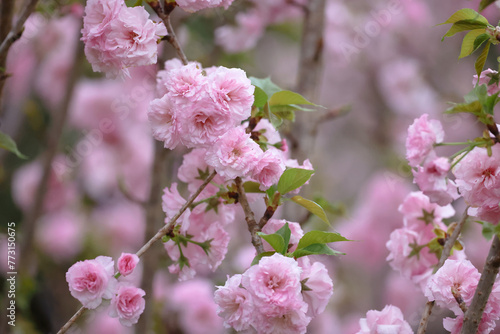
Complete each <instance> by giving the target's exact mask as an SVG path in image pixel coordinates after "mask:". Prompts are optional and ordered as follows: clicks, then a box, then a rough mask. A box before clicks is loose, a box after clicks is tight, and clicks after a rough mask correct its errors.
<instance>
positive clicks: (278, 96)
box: [269, 90, 315, 106]
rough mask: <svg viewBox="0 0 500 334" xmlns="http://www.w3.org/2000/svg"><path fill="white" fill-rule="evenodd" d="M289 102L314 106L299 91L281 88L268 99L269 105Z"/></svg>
mask: <svg viewBox="0 0 500 334" xmlns="http://www.w3.org/2000/svg"><path fill="white" fill-rule="evenodd" d="M290 104H307V105H311V106H315V104H314V103H312V102H310V101H308V100H307V99H306V98H305V97H303V96H302V95H300V94H299V93H295V92H291V91H289V90H282V91H280V92H276V93H274V94H273V96H271V99H270V100H269V105H270V106H280V105H290Z"/></svg>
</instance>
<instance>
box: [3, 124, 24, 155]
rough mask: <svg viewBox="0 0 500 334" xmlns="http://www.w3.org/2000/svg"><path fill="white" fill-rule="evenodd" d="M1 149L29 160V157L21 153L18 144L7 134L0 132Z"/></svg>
mask: <svg viewBox="0 0 500 334" xmlns="http://www.w3.org/2000/svg"><path fill="white" fill-rule="evenodd" d="M0 148H3V149H6V150H7V151H10V152H12V153H14V154H15V155H17V156H18V157H19V158H21V159H28V157H27V156H25V155H24V154H22V153H21V152H19V150H18V149H17V145H16V142H15V141H14V140H13V139H12V138H11V137H10V136H9V135H7V134H5V133H3V132H1V131H0Z"/></svg>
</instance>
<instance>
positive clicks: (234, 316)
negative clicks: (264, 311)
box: [214, 275, 254, 331]
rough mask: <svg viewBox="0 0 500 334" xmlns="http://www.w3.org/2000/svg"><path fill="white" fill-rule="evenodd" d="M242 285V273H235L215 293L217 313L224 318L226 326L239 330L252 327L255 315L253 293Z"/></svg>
mask: <svg viewBox="0 0 500 334" xmlns="http://www.w3.org/2000/svg"><path fill="white" fill-rule="evenodd" d="M240 285H241V275H234V276H232V277H230V278H228V279H227V281H226V284H225V285H224V286H218V287H217V291H215V295H214V301H215V303H216V304H217V305H218V308H217V314H218V315H219V316H220V317H221V318H223V319H224V326H226V327H227V328H230V327H233V328H234V329H235V330H237V331H241V330H245V329H248V328H250V324H251V321H252V320H253V319H252V318H253V316H254V303H253V301H252V295H251V294H250V293H249V292H248V291H247V290H246V289H243V288H241V287H240Z"/></svg>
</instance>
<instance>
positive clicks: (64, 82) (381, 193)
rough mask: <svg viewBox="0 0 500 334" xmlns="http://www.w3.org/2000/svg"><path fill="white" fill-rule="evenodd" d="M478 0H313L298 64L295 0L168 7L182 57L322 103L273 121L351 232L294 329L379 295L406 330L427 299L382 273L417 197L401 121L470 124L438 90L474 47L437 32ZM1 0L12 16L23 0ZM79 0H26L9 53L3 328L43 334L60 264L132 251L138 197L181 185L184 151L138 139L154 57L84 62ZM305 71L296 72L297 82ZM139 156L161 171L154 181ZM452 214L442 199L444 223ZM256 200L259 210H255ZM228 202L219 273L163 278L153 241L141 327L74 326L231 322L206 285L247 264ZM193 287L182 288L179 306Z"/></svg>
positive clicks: (461, 70)
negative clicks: (323, 287) (119, 75)
mask: <svg viewBox="0 0 500 334" xmlns="http://www.w3.org/2000/svg"><path fill="white" fill-rule="evenodd" d="M310 1H311V2H312V1H313V0H310ZM478 2H479V1H463V0H460V1H458V0H454V1H447V0H443V1H429V0H427V1H424V0H388V1H386V0H371V1H366V0H351V1H342V0H326V3H325V7H324V9H322V8H321V9H319V10H318V12H315V13H309V14H308V15H310V16H309V25H306V26H308V27H309V28H311V27H312V29H317V30H319V31H320V32H322V33H323V34H322V37H321V38H319V39H316V40H313V41H315V42H316V44H313V46H314V47H315V50H313V51H315V52H316V53H317V55H319V56H320V57H316V58H314V57H313V59H316V61H314V62H312V63H308V62H304V61H303V59H304V58H303V57H304V55H305V54H306V53H307V52H308V51H311V49H310V46H308V45H306V44H304V43H303V38H304V36H309V35H307V33H305V32H304V29H303V27H304V20H305V17H306V15H305V14H304V9H303V7H304V6H307V5H309V1H307V0H301V1H293V0H292V1H287V0H272V1H258V0H254V1H245V0H235V1H234V3H233V4H232V5H231V7H229V9H228V10H226V11H224V10H222V9H217V10H203V11H200V12H197V13H194V14H188V13H185V12H183V11H182V10H181V9H176V10H175V11H174V13H173V17H172V19H173V23H174V26H175V27H174V28H175V30H176V32H177V34H178V37H179V39H180V40H181V43H182V45H183V46H184V49H185V52H186V54H187V56H188V58H189V59H190V60H197V61H199V62H200V63H202V65H203V66H204V67H210V66H214V65H222V66H226V67H239V68H242V69H244V70H245V71H246V72H247V75H248V76H254V77H259V78H263V77H268V76H269V77H271V79H272V80H273V81H274V82H275V83H277V84H278V85H279V86H280V87H282V88H284V89H290V90H299V91H301V93H303V94H304V95H306V97H308V98H310V99H311V100H312V101H313V102H316V103H318V104H321V105H323V106H325V107H326V110H322V111H318V112H317V113H316V114H314V115H311V114H308V115H306V116H304V115H299V116H298V121H299V122H302V123H300V124H299V126H297V125H296V124H292V123H291V122H289V121H285V123H284V125H283V126H282V130H283V133H284V134H285V137H286V138H287V140H288V143H289V145H290V146H291V148H292V153H296V154H297V156H292V157H296V158H298V159H299V163H302V160H303V159H304V158H309V159H310V161H311V163H312V165H313V167H314V169H315V175H314V176H313V178H312V180H311V182H310V184H309V185H308V186H307V187H306V188H305V189H304V192H305V193H306V194H307V196H308V197H309V198H319V197H321V198H322V199H323V200H325V201H328V202H330V203H331V207H330V208H329V210H328V214H329V217H330V220H331V221H332V222H333V223H332V227H331V229H332V230H335V231H339V232H341V233H342V234H343V235H344V236H346V237H348V238H350V239H353V240H356V242H353V243H350V244H348V245H343V246H341V245H339V246H338V247H339V249H340V250H342V251H344V252H346V253H347V255H345V256H342V257H338V258H321V261H323V262H324V263H325V264H327V266H328V268H329V273H330V276H331V277H332V279H333V282H334V295H333V297H332V300H331V302H330V304H329V306H328V308H327V310H326V311H325V312H324V313H323V314H322V315H320V316H319V317H317V318H315V319H314V320H313V321H312V323H311V324H310V326H309V329H308V333H341V334H350V333H355V332H356V331H357V330H359V325H358V321H359V318H360V317H364V316H365V315H366V312H367V311H368V310H370V309H376V310H381V309H382V308H383V307H384V306H385V305H386V304H393V305H396V306H398V307H399V308H401V310H402V311H403V313H404V315H405V319H406V320H407V321H408V322H409V323H410V325H412V327H413V328H414V329H416V327H417V326H418V322H419V320H420V316H421V313H422V311H423V308H424V306H425V302H426V301H425V299H424V297H423V296H422V294H421V292H419V290H418V289H417V288H416V287H414V286H413V284H412V283H411V282H409V281H406V280H404V279H403V278H401V277H400V275H399V273H397V272H394V271H393V270H392V269H391V268H390V267H389V265H388V264H387V262H386V260H385V258H386V257H387V255H388V251H387V249H386V247H385V243H386V242H387V240H388V239H389V235H390V233H391V232H392V231H393V230H394V229H396V228H399V227H401V226H402V224H403V222H402V215H401V214H400V213H399V212H398V206H399V205H400V204H401V202H402V201H403V199H404V198H405V197H406V195H407V194H408V193H409V192H410V191H412V190H417V188H416V186H415V185H413V184H412V175H411V171H410V169H409V167H408V165H407V163H406V160H405V158H404V156H405V151H404V141H405V137H406V130H407V128H408V126H409V125H410V124H411V123H412V122H413V119H414V118H417V117H419V116H420V115H422V114H423V113H427V114H429V115H430V117H431V118H437V119H440V120H441V121H442V122H443V125H444V127H445V131H446V141H465V140H467V139H470V138H474V137H476V136H480V135H481V132H482V130H481V126H480V125H478V124H476V123H475V122H474V120H473V119H471V118H469V117H466V116H460V115H443V111H444V110H446V108H447V104H446V103H447V102H448V101H452V102H461V101H462V98H463V95H464V94H466V93H467V92H468V91H469V90H471V89H472V88H473V86H472V76H473V75H474V73H475V70H474V65H473V59H472V57H471V59H469V58H465V59H462V60H460V61H458V55H459V52H460V51H459V50H460V43H461V38H460V37H458V36H456V37H454V38H447V39H446V40H444V41H443V42H442V41H441V37H442V36H443V35H444V34H445V32H446V30H447V29H448V27H447V26H436V25H437V24H438V23H441V22H444V21H445V20H446V19H447V18H448V17H449V16H450V15H451V14H452V13H453V12H455V11H456V10H458V9H460V8H464V7H469V8H473V9H477V8H478ZM14 5H15V10H16V11H18V10H19V8H21V6H22V1H16V2H15V3H14ZM84 5H85V3H84V2H83V1H65V0H60V1H49V0H41V1H40V2H39V4H38V6H37V10H36V12H35V13H33V14H32V15H31V16H30V18H29V19H28V21H27V23H26V26H25V30H24V32H23V35H22V37H21V38H20V39H19V40H18V41H17V42H15V44H14V45H13V46H12V48H11V49H10V52H9V54H8V58H7V72H8V73H11V74H12V76H11V77H9V78H8V79H7V80H6V84H5V87H4V92H3V97H2V100H1V103H2V104H1V113H0V119H1V123H0V130H1V131H3V132H4V133H7V134H9V135H10V136H11V137H12V138H14V140H15V141H16V143H17V144H18V147H19V150H20V151H21V152H22V153H23V154H25V155H26V156H27V157H28V159H26V160H23V159H20V158H18V157H17V156H15V155H14V154H12V153H8V152H7V151H5V150H0V162H1V164H0V222H1V225H0V226H1V227H0V250H1V253H2V254H6V253H7V236H6V232H7V223H8V222H15V224H16V231H17V237H18V242H17V246H18V249H17V253H16V256H17V258H16V261H17V266H18V272H19V273H20V275H19V276H18V281H17V295H16V303H17V304H16V305H17V307H18V309H17V314H16V316H17V317H16V321H17V322H16V327H15V328H14V329H13V328H9V330H14V332H15V333H55V332H56V331H57V330H58V329H59V328H60V327H61V326H62V325H63V324H64V323H65V322H66V321H67V320H68V319H69V318H70V317H71V315H72V314H73V313H74V312H75V311H76V310H77V309H78V307H79V303H78V301H77V300H75V299H74V298H72V297H71V295H70V294H69V291H68V288H67V283H66V281H65V273H66V271H67V269H68V268H69V267H70V266H71V265H72V264H73V263H75V262H76V261H80V260H84V259H92V258H95V257H96V256H98V255H108V256H112V257H114V258H115V259H116V258H117V257H118V256H119V255H120V254H121V252H136V251H137V250H138V248H139V247H140V246H141V245H142V244H143V243H144V241H145V240H146V236H150V235H151V234H152V233H154V231H156V230H157V229H158V226H160V227H161V225H162V224H163V219H164V216H162V213H161V211H160V213H159V214H158V213H156V216H154V214H153V219H152V220H153V223H152V224H149V225H148V224H146V221H151V216H148V213H147V211H148V210H155V208H156V211H158V203H151V201H149V200H148V199H149V198H150V193H151V194H154V193H155V190H156V191H157V192H158V189H159V190H160V193H159V195H158V200H159V198H160V197H159V196H161V189H163V187H165V186H167V185H170V184H171V183H172V182H177V181H178V180H177V169H178V167H179V166H180V164H181V162H182V154H184V153H185V151H183V150H182V149H177V150H175V151H171V152H170V151H168V152H167V151H166V150H162V149H161V144H158V143H154V141H153V139H152V137H151V133H150V127H149V124H148V121H147V116H146V111H147V108H148V104H149V101H150V100H151V99H153V98H155V83H156V79H155V77H156V71H157V67H156V66H148V67H142V68H134V69H131V77H130V78H125V79H116V80H107V79H105V78H104V77H103V76H102V75H100V74H99V73H94V72H92V69H91V66H90V64H89V63H88V62H87V61H86V59H85V57H84V55H83V51H82V50H83V48H82V46H81V42H80V37H81V35H80V29H81V27H82V16H83V8H84ZM148 10H149V9H148ZM315 15H316V16H315ZM317 16H319V17H323V18H324V24H323V25H321V24H320V23H321V20H318V21H314V20H313V21H311V17H314V18H316V17H317ZM484 16H486V17H487V18H488V19H489V21H490V23H494V22H497V21H498V19H499V18H500V11H499V8H498V7H496V6H495V5H493V6H490V7H489V8H488V9H487V10H486V11H485V12H484ZM306 22H307V20H306ZM311 22H312V23H311ZM160 48H161V50H160V57H159V58H160V60H159V64H161V63H163V62H164V61H165V60H168V59H170V58H172V57H175V53H174V52H173V50H172V49H171V47H170V46H169V45H168V44H167V43H162V44H160ZM490 52H491V53H492V54H490V57H489V59H490V60H494V59H496V57H498V56H500V54H499V52H498V49H497V48H493V49H492V50H491V51H490ZM317 59H321V61H317ZM309 66H310V67H309ZM493 66H495V65H494V64H493V63H491V64H490V65H489V64H488V63H487V64H486V66H485V68H488V67H493ZM304 70H305V73H304ZM315 73H317V76H316V77H314V78H315V79H314V78H313V79H314V80H313V81H312V83H311V81H310V80H311V79H310V78H309V77H308V75H311V74H312V75H314V74H315ZM296 142H299V143H302V145H303V146H302V147H300V145H299V146H298V147H296V145H295V144H296ZM155 152H157V154H156V155H155ZM158 152H161V153H158ZM305 152H306V153H307V154H306V155H305ZM439 153H440V154H442V155H446V154H451V153H453V150H451V151H447V150H446V149H443V150H442V151H440V152H439ZM155 156H156V159H155ZM153 167H155V169H154V170H155V171H157V172H158V173H160V174H161V177H154V175H153V174H152V170H153ZM151 184H153V186H155V187H156V188H154V189H151ZM184 190H185V189H184ZM181 193H182V192H181ZM286 205H289V203H287V204H286ZM286 205H285V207H284V208H283V210H282V212H281V213H282V217H283V218H286V219H288V220H290V221H297V222H301V224H302V226H303V229H304V230H310V229H312V228H318V229H325V226H324V225H321V223H320V222H319V221H318V220H316V218H314V217H309V216H307V215H306V213H305V212H303V211H299V210H297V209H296V208H288V207H286ZM464 208H465V206H464V205H463V203H460V202H459V203H456V205H455V209H456V211H457V217H460V216H461V215H462V213H463V210H464ZM255 209H256V212H257V215H258V214H260V213H261V211H262V210H263V208H262V207H261V208H259V207H256V208H255ZM259 210H260V211H259ZM236 211H237V215H236V219H235V221H234V222H233V223H232V224H231V227H230V231H229V232H230V234H231V241H230V245H229V247H230V251H229V252H228V255H227V257H226V260H225V261H224V263H223V264H222V266H221V267H220V268H219V270H218V271H217V272H216V273H201V274H200V275H199V277H198V278H196V279H195V280H193V281H187V282H178V281H177V276H175V275H171V274H169V273H168V270H167V266H168V265H169V263H170V262H169V261H170V260H169V259H168V256H166V253H165V251H164V250H163V249H162V245H156V247H155V249H154V250H153V251H152V254H151V256H149V255H147V257H148V261H150V263H149V264H148V268H153V270H151V269H148V270H145V272H143V273H141V272H138V273H137V274H136V275H135V277H132V278H131V280H134V281H135V282H137V283H139V282H141V280H142V281H145V280H146V281H149V286H150V289H149V291H148V292H149V293H148V296H149V299H148V305H151V309H150V311H149V312H150V313H148V316H147V318H148V319H149V320H148V321H147V324H146V323H145V321H146V320H141V323H140V324H138V325H137V326H136V328H131V329H129V328H125V327H122V326H121V325H120V324H119V322H118V320H117V319H112V318H109V317H108V316H107V315H106V312H105V310H104V311H103V310H101V309H97V310H95V311H92V312H87V314H86V316H85V317H84V319H81V320H80V321H79V322H78V323H77V325H76V326H74V328H73V329H72V330H71V332H72V333H133V332H134V331H135V332H137V333H146V332H147V330H146V329H145V328H149V331H151V332H153V333H226V332H230V331H227V330H225V329H224V328H223V326H222V320H221V319H219V318H218V317H217V315H216V313H215V310H216V306H215V304H214V303H213V300H212V296H213V291H214V290H215V285H223V284H224V282H225V279H226V275H233V274H235V273H241V272H242V271H244V270H245V269H246V267H247V266H248V264H249V261H251V259H252V257H253V253H252V252H253V250H252V247H251V244H250V242H249V234H248V231H247V230H246V224H245V222H244V218H243V215H242V212H241V210H240V209H237V210H236ZM148 217H149V218H148ZM155 217H156V219H155ZM456 219H457V218H455V219H450V221H454V220H456ZM476 225H477V224H476ZM476 225H474V224H471V225H470V226H468V227H467V229H466V231H465V236H464V244H465V246H466V254H467V256H468V257H469V259H470V260H471V261H472V262H473V263H474V264H475V265H476V266H477V267H478V268H479V269H480V271H481V268H482V266H483V263H484V259H485V257H486V254H487V251H488V249H489V242H488V241H486V240H485V239H484V238H483V237H482V236H481V231H480V226H476ZM21 238H22V239H21ZM242 245H244V246H242ZM6 262H7V259H6V256H4V255H2V257H1V258H0V269H1V270H0V271H1V273H0V275H4V273H6V272H7V263H6ZM141 262H144V261H141ZM145 265H146V264H145ZM141 276H142V277H141ZM0 282H1V283H0V284H2V286H0V287H1V288H2V294H1V297H0V298H1V299H0V300H1V303H2V305H4V303H5V296H6V288H7V285H6V283H5V282H6V281H5V279H2V280H1V281H0ZM190 295H192V296H196V298H194V302H192V300H193V298H191V299H190V298H188V297H187V296H190ZM2 309H4V308H3V306H2ZM2 314H3V311H2ZM433 314H434V315H433V316H432V318H431V328H430V329H429V330H428V332H429V333H436V334H439V333H446V331H445V330H443V329H442V318H443V317H445V316H450V314H448V313H447V312H445V311H444V310H439V309H436V310H435V312H434V313H433ZM3 318H5V317H3ZM4 320H5V319H2V321H4ZM143 322H144V323H143ZM4 325H5V324H4ZM139 326H140V327H139ZM4 328H5V327H4ZM6 330H7V329H6ZM495 333H500V330H497V331H495Z"/></svg>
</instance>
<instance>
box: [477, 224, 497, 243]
mask: <svg viewBox="0 0 500 334" xmlns="http://www.w3.org/2000/svg"><path fill="white" fill-rule="evenodd" d="M476 223H479V224H481V225H483V230H482V234H483V237H484V238H485V239H486V240H491V238H493V236H494V235H495V234H497V235H500V225H493V224H491V223H489V222H485V221H481V220H477V221H476Z"/></svg>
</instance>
